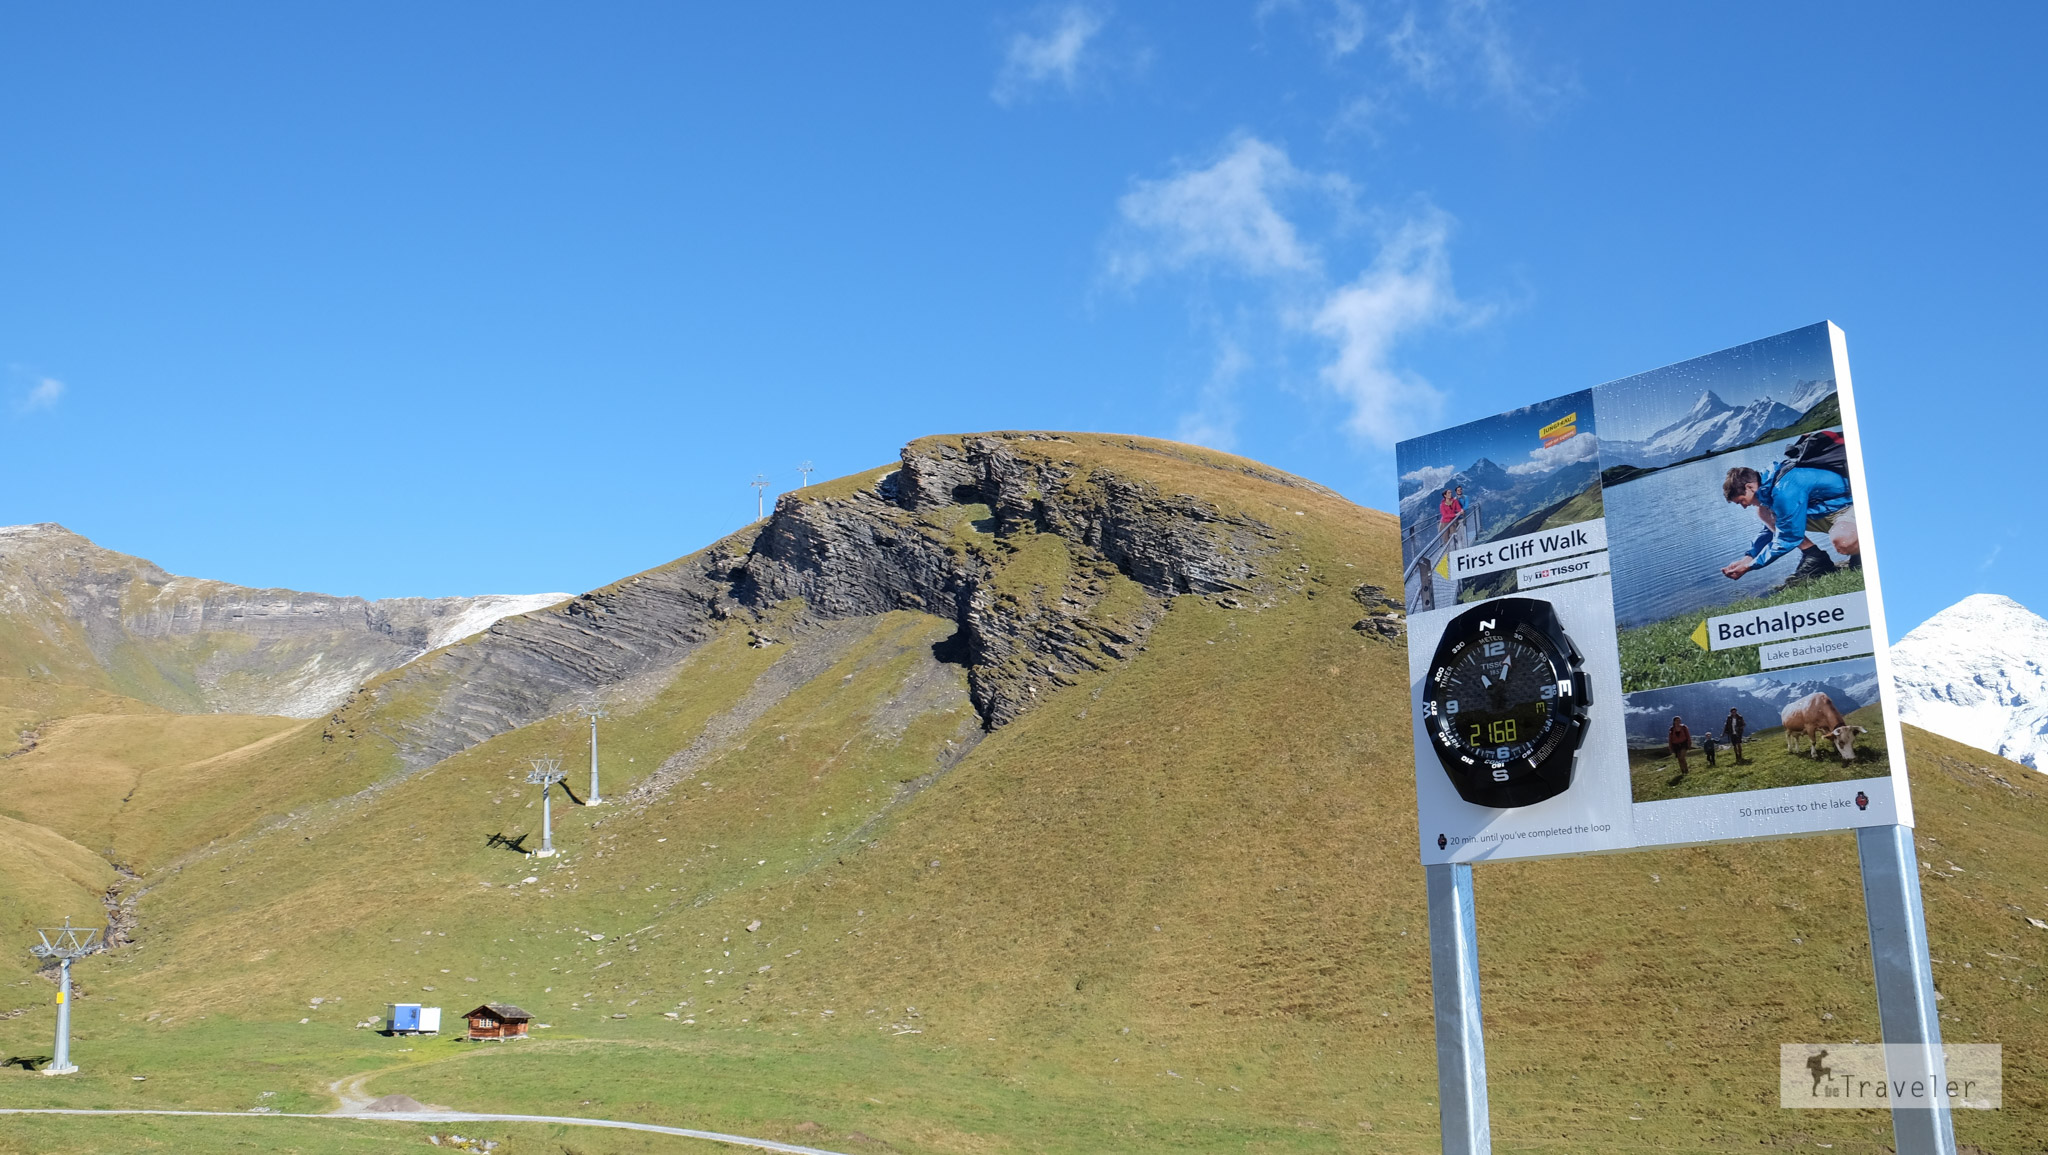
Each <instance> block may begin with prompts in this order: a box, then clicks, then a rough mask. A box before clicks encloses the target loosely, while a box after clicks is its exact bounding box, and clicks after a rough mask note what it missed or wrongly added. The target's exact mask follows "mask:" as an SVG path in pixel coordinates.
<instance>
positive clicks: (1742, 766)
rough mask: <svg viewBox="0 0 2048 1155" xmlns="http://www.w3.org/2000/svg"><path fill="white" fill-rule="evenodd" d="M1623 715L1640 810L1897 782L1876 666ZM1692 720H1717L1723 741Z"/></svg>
mask: <svg viewBox="0 0 2048 1155" xmlns="http://www.w3.org/2000/svg"><path fill="white" fill-rule="evenodd" d="M1622 716H1623V725H1624V727H1625V728H1626V729H1627V731H1628V765H1629V793H1630V797H1631V798H1632V799H1633V800H1634V801H1637V802H1656V801H1661V800H1663V799H1668V798H1693V797H1698V796H1701V795H1707V794H1732V793H1735V792H1737V791H1742V790H1769V789H1773V788H1775V787H1779V786H1805V785H1809V784H1812V783H1816V782H1847V781H1853V780H1857V779H1863V778H1879V777H1883V776H1884V775H1886V774H1889V773H1891V762H1890V759H1889V756H1888V755H1887V753H1886V751H1885V743H1884V722H1883V720H1882V708H1881V707H1880V705H1879V703H1878V676H1877V661H1876V659H1875V658H1855V659H1851V660H1849V661H1845V662H1828V663H1824V664H1821V665H1813V666H1799V667H1795V668H1792V669H1788V670H1770V671H1767V672H1765V673H1761V674H1751V675H1747V676H1744V677H1739V678H1727V679H1723V680H1721V681H1718V682H1698V683H1694V684H1692V685H1686V686H1668V687H1665V688H1662V689H1657V690H1646V691H1643V692H1641V693H1635V694H1628V695H1625V696H1624V698H1623V707H1622ZM1687 718H1692V719H1696V720H1699V719H1719V723H1718V725H1719V728H1720V734H1719V737H1718V739H1717V737H1716V736H1715V735H1713V734H1712V733H1708V732H1706V731H1707V730H1708V727H1709V726H1711V725H1714V724H1715V723H1712V722H1702V724H1701V726H1700V730H1701V731H1702V733H1701V734H1700V735H1698V736H1695V735H1694V733H1693V729H1692V727H1691V726H1689V725H1687V724H1686V722H1685V719H1687ZM1751 719H1755V720H1756V723H1755V724H1756V725H1757V727H1758V729H1756V730H1755V731H1752V730H1751V729H1750V727H1751V721H1750V720H1751ZM1722 741H1725V743H1726V745H1727V746H1728V748H1729V749H1730V751H1731V752H1732V753H1733V754H1734V755H1735V756H1734V757H1732V758H1730V759H1728V761H1726V762H1722V761H1720V759H1719V758H1717V757H1716V756H1715V753H1716V749H1715V748H1716V746H1717V745H1719V744H1720V743H1721V742H1722ZM1693 754H1699V755H1701V757H1698V758H1694V757H1692V755H1693Z"/></svg>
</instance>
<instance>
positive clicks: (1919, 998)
mask: <svg viewBox="0 0 2048 1155" xmlns="http://www.w3.org/2000/svg"><path fill="white" fill-rule="evenodd" d="M1856 857H1857V859H1858V860H1859V861H1860V862H1861V864H1862V867H1863V909H1864V912H1865V915H1866V917H1867V918H1869V920H1870V966H1871V969H1872V970H1874V971H1875V972H1876V973H1877V1021H1878V1025H1879V1027H1880V1029H1881V1030H1882V1031H1883V1033H1884V1042H1885V1044H1886V1047H1885V1055H1886V1058H1887V1059H1888V1060H1889V1059H1890V1058H1892V1057H1895V1056H1898V1055H1900V1054H1901V1051H1900V1050H1899V1048H1898V1046H1897V1044H1901V1043H1907V1044H1915V1046H1914V1047H1913V1050H1912V1051H1910V1052H1905V1053H1907V1054H1911V1055H1915V1056H1918V1059H1919V1067H1920V1069H1919V1070H1916V1071H1896V1070H1894V1071H1887V1072H1886V1077H1887V1078H1889V1079H1891V1080H1893V1081H1894V1082H1897V1081H1900V1080H1905V1081H1908V1082H1910V1081H1912V1080H1915V1079H1925V1080H1926V1081H1927V1085H1928V1086H1930V1087H1939V1086H1941V1085H1942V1084H1943V1083H1945V1082H1946V1081H1947V1077H1946V1071H1945V1064H1944V1063H1943V1062H1942V1054H1941V1013H1940V1011H1939V1010H1937V1009H1936V1008H1935V1005H1934V967H1933V965H1932V962H1933V960H1932V957H1931V956H1930V955H1929V953H1928V949H1927V917H1926V914H1925V913H1924V912H1923V911H1922V910H1921V907H1920V859H1919V856H1918V855H1917V854H1916V852H1915V851H1914V849H1913V828H1912V827H1910V826H1866V827H1864V828H1862V829H1861V830H1858V831H1857V832H1856ZM1892 1138H1893V1141H1894V1143H1895V1145H1896V1146H1897V1147H1898V1150H1899V1155H1956V1129H1955V1119H1954V1117H1953V1115H1952V1114H1951V1113H1950V1111H1949V1107H1948V1100H1947V1099H1945V1098H1943V1097H1942V1096H1940V1095H1936V1096H1935V1097H1934V1106H1932V1107H1894V1108H1893V1109H1892Z"/></svg>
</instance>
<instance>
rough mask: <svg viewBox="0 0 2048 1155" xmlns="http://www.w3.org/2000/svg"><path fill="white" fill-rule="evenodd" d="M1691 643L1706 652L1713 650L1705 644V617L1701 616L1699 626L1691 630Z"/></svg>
mask: <svg viewBox="0 0 2048 1155" xmlns="http://www.w3.org/2000/svg"><path fill="white" fill-rule="evenodd" d="M1692 644H1693V645H1695V646H1698V647H1699V648H1700V649H1703V650H1706V651H1707V652H1708V653H1712V652H1713V649H1714V648H1713V647H1712V646H1709V645H1708V644H1707V619H1705V618H1701V619H1700V625H1699V628H1698V629H1696V630H1694V631H1693V632H1692Z"/></svg>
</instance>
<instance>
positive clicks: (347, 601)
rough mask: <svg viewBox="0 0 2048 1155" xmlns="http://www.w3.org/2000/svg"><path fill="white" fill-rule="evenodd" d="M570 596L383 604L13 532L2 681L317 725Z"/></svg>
mask: <svg viewBox="0 0 2048 1155" xmlns="http://www.w3.org/2000/svg"><path fill="white" fill-rule="evenodd" d="M567 596H568V595H567V594H533V595H488V596H484V597H456V598H386V599H382V600H378V601H370V600H367V599H364V598H358V597H336V596H331V595H328V594H318V593H305V592H301V591H298V590H283V589H250V588H247V587H244V586H237V585H231V584H229V583H226V582H218V581H207V580H202V579H198V578H189V577H178V576H176V575H174V574H170V573H167V572H166V571H165V570H164V569H163V568H162V567H160V566H157V565H156V564H154V563H152V562H149V561H147V560H144V559H142V558H138V557H131V556H129V555H127V554H121V553H116V552H114V551H112V550H108V549H102V548H101V547H99V546H97V545H95V544H93V543H92V542H91V541H89V540H87V539H86V538H84V537H81V536H79V535H78V534H75V533H72V532H71V531H70V530H67V529H65V528H64V527H63V526H60V525H55V524H50V523H43V524H37V525H16V526H4V527H0V660H4V665H0V674H4V675H6V676H14V677H29V678H48V679H54V680H58V681H74V682H81V683H83V684H93V685H99V686H102V687H104V688H106V689H111V690H115V691H117V692H120V693H123V694H126V695H128V696H130V697H134V698H139V699H141V700H143V701H146V702H150V703H153V704H155V705H158V706H162V707H164V708H166V709H169V710H174V711H177V712H181V713H213V712H228V713H245V714H283V715H287V716H291V717H300V718H317V717H319V716H320V715H322V714H325V713H327V712H329V711H331V710H333V709H334V708H335V707H337V706H338V705H340V704H341V703H342V702H344V701H346V700H347V698H348V696H349V695H350V694H351V693H352V692H353V691H354V690H355V689H356V687H358V686H360V685H362V683H363V682H364V681H365V680H367V679H369V678H372V677H374V676H376V675H377V674H380V673H382V672H384V671H385V670H389V669H393V668H396V667H398V666H401V665H404V664H405V663H406V662H409V661H411V660H412V659H414V658H416V657H418V656H420V655H421V654H424V653H427V652H429V651H431V650H434V649H437V648H439V647H441V646H445V645H448V644H451V643H453V642H456V641H460V640H461V639H462V638H463V637H466V636H468V635H469V634H471V633H474V632H476V631H477V630H480V629H483V628H485V627H487V626H489V625H490V624H491V623H492V622H494V621H497V620H499V619H500V618H503V617H505V616H507V615H513V614H520V613H525V612H527V611H529V610H533V609H537V608H540V607H542V606H546V605H550V604H553V603H555V602H558V601H561V600H563V599H564V598H566V597H567Z"/></svg>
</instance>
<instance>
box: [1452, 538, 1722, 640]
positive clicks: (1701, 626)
mask: <svg viewBox="0 0 2048 1155" xmlns="http://www.w3.org/2000/svg"><path fill="white" fill-rule="evenodd" d="M1436 576H1438V577H1440V578H1447V577H1450V576H1451V555H1450V554H1445V555H1444V556H1442V557H1440V558H1438V559H1436ZM1706 624H1707V623H1705V622H1701V623H1700V628H1702V629H1705V628H1706Z"/></svg>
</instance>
